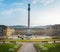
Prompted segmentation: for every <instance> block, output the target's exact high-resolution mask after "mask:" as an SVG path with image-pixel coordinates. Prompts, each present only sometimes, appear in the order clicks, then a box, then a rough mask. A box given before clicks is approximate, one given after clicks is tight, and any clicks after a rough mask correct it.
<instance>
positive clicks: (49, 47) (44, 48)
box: [35, 44, 60, 52]
mask: <svg viewBox="0 0 60 52" xmlns="http://www.w3.org/2000/svg"><path fill="white" fill-rule="evenodd" d="M35 47H36V48H37V49H38V50H39V51H40V52H60V44H35Z"/></svg>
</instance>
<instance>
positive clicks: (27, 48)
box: [18, 43, 37, 52]
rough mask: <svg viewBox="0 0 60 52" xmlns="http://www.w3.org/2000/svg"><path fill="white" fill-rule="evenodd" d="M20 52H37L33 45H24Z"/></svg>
mask: <svg viewBox="0 0 60 52" xmlns="http://www.w3.org/2000/svg"><path fill="white" fill-rule="evenodd" d="M18 52H37V51H36V49H35V48H34V46H33V43H24V44H23V46H22V47H21V48H20V50H18Z"/></svg>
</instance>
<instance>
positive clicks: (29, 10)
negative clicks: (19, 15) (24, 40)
mask: <svg viewBox="0 0 60 52" xmlns="http://www.w3.org/2000/svg"><path fill="white" fill-rule="evenodd" d="M28 29H30V4H28Z"/></svg>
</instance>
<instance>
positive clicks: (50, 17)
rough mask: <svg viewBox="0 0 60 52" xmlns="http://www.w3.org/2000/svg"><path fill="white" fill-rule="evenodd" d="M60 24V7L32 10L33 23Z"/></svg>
mask: <svg viewBox="0 0 60 52" xmlns="http://www.w3.org/2000/svg"><path fill="white" fill-rule="evenodd" d="M47 24H48V25H50V24H60V7H54V8H50V9H47V10H36V11H35V10H33V11H32V12H31V25H32V26H33V25H47Z"/></svg>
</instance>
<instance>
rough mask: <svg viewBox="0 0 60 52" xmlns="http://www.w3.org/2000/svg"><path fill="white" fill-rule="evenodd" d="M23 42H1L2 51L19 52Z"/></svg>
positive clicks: (0, 48) (0, 50)
mask: <svg viewBox="0 0 60 52" xmlns="http://www.w3.org/2000/svg"><path fill="white" fill-rule="evenodd" d="M21 46H22V45H21V44H18V45H17V44H0V52H17V50H18V49H19V48H20V47H21Z"/></svg>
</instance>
